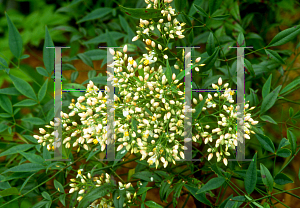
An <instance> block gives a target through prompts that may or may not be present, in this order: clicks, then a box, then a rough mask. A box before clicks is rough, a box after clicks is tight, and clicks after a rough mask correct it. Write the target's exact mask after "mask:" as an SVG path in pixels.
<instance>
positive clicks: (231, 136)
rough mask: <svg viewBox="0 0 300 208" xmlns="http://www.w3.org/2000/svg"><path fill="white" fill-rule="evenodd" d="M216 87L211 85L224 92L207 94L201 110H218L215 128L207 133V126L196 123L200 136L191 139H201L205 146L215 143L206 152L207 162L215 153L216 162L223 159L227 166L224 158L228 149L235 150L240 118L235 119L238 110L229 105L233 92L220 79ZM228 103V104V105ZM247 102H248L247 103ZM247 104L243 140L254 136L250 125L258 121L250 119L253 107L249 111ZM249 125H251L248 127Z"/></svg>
mask: <svg viewBox="0 0 300 208" xmlns="http://www.w3.org/2000/svg"><path fill="white" fill-rule="evenodd" d="M218 85H219V86H218ZM218 85H216V84H212V87H213V89H217V90H221V89H225V92H224V93H223V94H221V93H220V91H218V93H215V94H214V95H213V96H212V95H211V94H210V93H208V98H207V99H206V101H205V105H204V107H203V108H202V111H206V110H208V109H209V108H212V109H218V108H217V106H218V107H220V108H219V109H218V115H219V116H215V117H217V124H218V127H217V128H213V129H211V132H208V130H207V129H210V128H211V127H210V126H209V125H205V127H204V128H203V126H202V124H201V126H200V125H199V123H196V124H195V126H196V129H197V130H198V131H200V135H199V134H198V135H196V136H194V137H193V140H194V141H196V139H198V138H200V136H201V137H202V139H203V141H204V143H205V144H208V143H209V142H210V143H212V142H213V141H215V145H214V146H215V147H212V148H208V149H207V152H208V153H210V154H209V155H208V160H211V159H212V158H213V155H214V154H213V153H215V155H216V157H217V162H219V161H221V160H222V159H223V163H224V164H225V165H226V166H227V164H228V160H227V158H226V156H230V153H229V151H228V150H229V148H232V149H233V150H235V148H236V146H237V142H238V141H237V138H238V135H239V134H240V132H237V131H236V125H237V124H236V122H237V120H238V121H239V122H240V118H238V117H237V115H238V113H239V112H237V111H238V110H239V106H236V107H234V106H233V105H232V104H231V103H234V102H235V101H234V99H233V97H232V96H233V95H234V94H235V92H234V91H233V90H231V89H230V88H227V87H228V86H229V84H228V83H226V84H224V85H223V86H222V78H221V77H220V78H219V80H218ZM214 99H217V100H218V102H216V101H215V100H214ZM199 100H200V101H202V100H203V96H202V95H201V94H199ZM228 102H229V103H230V104H228ZM248 102H249V101H248ZM193 103H194V104H195V105H196V104H197V99H196V98H193ZM248 108H249V104H246V105H245V106H244V117H245V119H244V121H245V122H244V131H245V134H244V138H245V139H250V133H251V134H255V132H254V131H252V130H250V129H251V125H256V124H257V123H258V121H254V120H253V119H252V118H251V113H248V112H249V111H251V110H253V109H254V108H255V107H251V108H250V109H249V110H247V109H248ZM222 112H224V114H223V113H222ZM250 124H251V125H250Z"/></svg>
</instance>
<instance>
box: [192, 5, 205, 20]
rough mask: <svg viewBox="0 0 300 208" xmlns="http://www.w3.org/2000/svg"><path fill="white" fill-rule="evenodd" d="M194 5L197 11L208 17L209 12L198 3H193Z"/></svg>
mask: <svg viewBox="0 0 300 208" xmlns="http://www.w3.org/2000/svg"><path fill="white" fill-rule="evenodd" d="M193 6H194V7H195V9H196V12H198V13H199V14H200V15H202V16H204V17H208V14H207V13H206V12H205V11H204V10H203V9H202V8H201V7H200V6H198V5H196V4H193Z"/></svg>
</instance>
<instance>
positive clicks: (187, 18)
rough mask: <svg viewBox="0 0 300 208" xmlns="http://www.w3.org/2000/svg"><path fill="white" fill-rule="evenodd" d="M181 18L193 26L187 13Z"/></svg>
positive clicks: (182, 14)
mask: <svg viewBox="0 0 300 208" xmlns="http://www.w3.org/2000/svg"><path fill="white" fill-rule="evenodd" d="M180 16H181V17H182V20H183V22H185V23H186V24H187V25H188V26H193V25H192V22H191V20H190V17H189V16H187V15H186V14H185V13H181V14H180V15H179V16H178V17H180Z"/></svg>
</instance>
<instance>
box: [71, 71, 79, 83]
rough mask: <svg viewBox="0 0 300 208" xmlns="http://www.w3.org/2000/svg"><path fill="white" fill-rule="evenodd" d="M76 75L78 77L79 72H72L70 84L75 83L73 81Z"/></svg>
mask: <svg viewBox="0 0 300 208" xmlns="http://www.w3.org/2000/svg"><path fill="white" fill-rule="evenodd" d="M78 75H79V72H78V71H74V72H73V73H72V74H71V82H75V80H76V79H77V77H78Z"/></svg>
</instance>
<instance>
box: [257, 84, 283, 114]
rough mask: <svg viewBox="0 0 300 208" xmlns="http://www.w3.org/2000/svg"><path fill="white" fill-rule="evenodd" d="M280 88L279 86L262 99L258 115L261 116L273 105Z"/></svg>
mask: <svg viewBox="0 0 300 208" xmlns="http://www.w3.org/2000/svg"><path fill="white" fill-rule="evenodd" d="M281 87H282V85H279V86H278V87H276V88H275V89H274V90H273V91H272V92H270V93H269V94H268V95H267V96H266V97H265V98H264V99H263V102H262V104H261V109H260V114H263V113H264V112H266V111H267V110H269V109H270V108H271V107H272V106H273V105H274V104H275V102H276V100H277V97H278V94H279V91H280V89H281Z"/></svg>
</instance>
